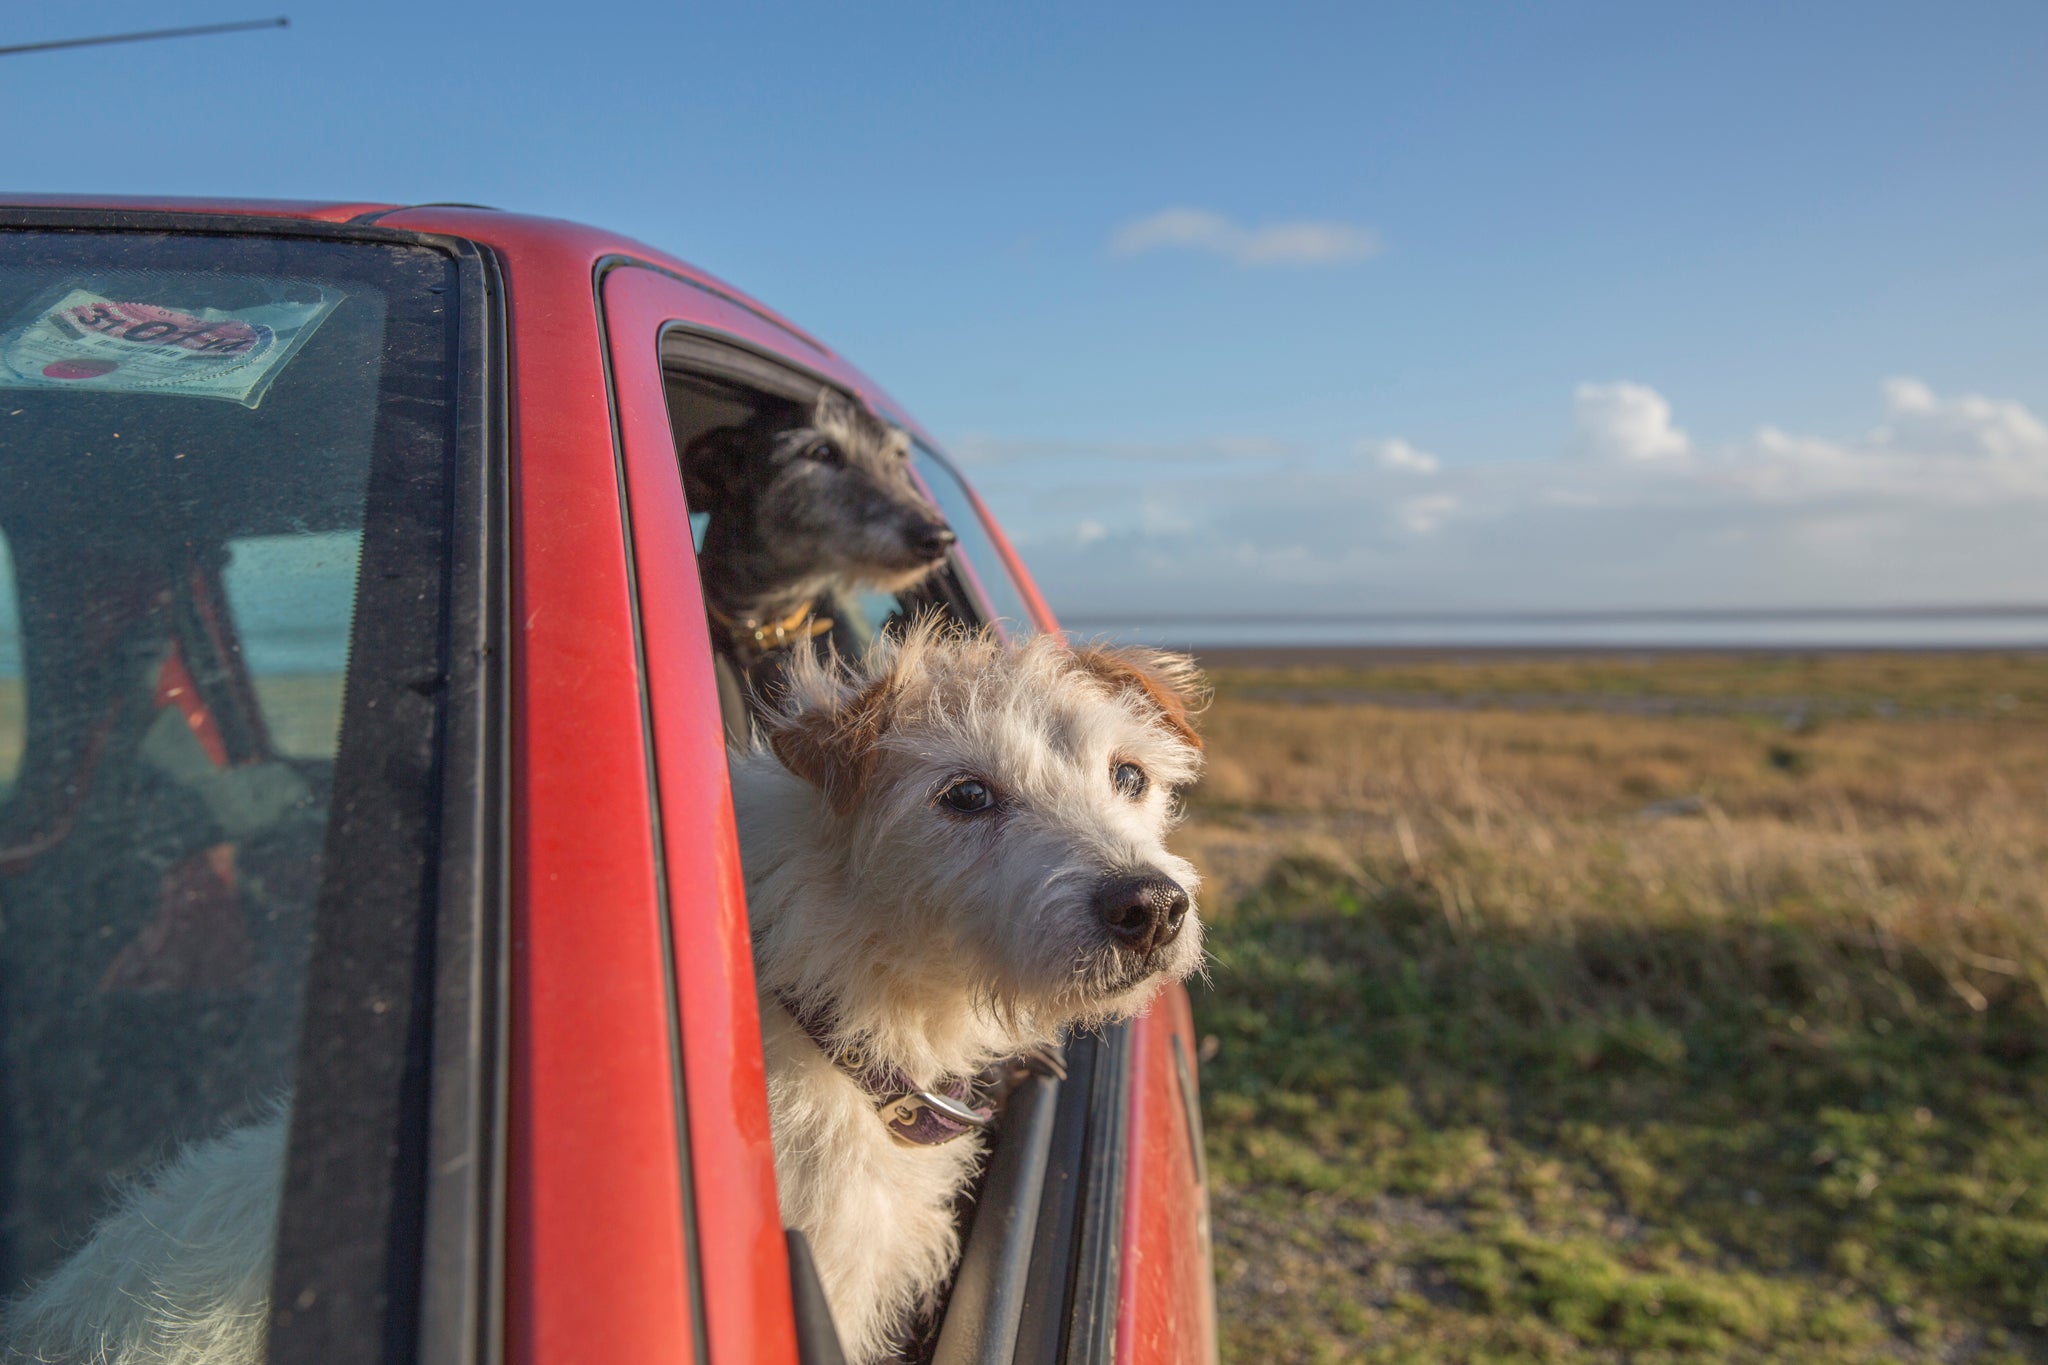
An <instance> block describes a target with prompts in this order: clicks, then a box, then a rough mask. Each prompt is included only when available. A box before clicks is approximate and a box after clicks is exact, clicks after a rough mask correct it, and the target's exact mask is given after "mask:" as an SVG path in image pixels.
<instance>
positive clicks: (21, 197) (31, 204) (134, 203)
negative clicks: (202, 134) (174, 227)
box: [0, 194, 395, 223]
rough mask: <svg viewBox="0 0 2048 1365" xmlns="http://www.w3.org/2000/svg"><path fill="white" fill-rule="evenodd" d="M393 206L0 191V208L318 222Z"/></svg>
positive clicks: (344, 221)
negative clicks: (223, 215)
mask: <svg viewBox="0 0 2048 1365" xmlns="http://www.w3.org/2000/svg"><path fill="white" fill-rule="evenodd" d="M393 207H395V206H394V205H391V204H384V203H375V202H372V201H368V200H365V201H363V202H360V203H348V202H342V203H331V204H330V203H320V202H313V201H309V200H299V199H197V198H191V197H187V196H183V195H175V194H0V208H19V209H113V210H115V211H117V212H122V213H218V214H234V215H240V216H246V217H253V218H306V219H311V220H312V221H314V222H320V223H346V222H347V221H348V220H349V219H351V218H360V217H361V216H362V215H364V214H366V213H380V212H383V211H384V210H386V209H390V208H393Z"/></svg>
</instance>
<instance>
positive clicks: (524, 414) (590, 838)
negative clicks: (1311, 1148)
mask: <svg viewBox="0 0 2048 1365" xmlns="http://www.w3.org/2000/svg"><path fill="white" fill-rule="evenodd" d="M172 349H175V350H176V352H177V354H175V355H172V354H170V352H171V350H172ZM167 357H168V359H169V360H173V361H175V362H177V363H166V358H167ZM821 386H829V387H834V388H837V389H839V390H841V391H843V392H845V393H847V394H849V395H852V396H855V397H857V398H858V399H859V400H860V401H862V402H864V403H866V404H867V405H868V406H869V407H871V408H872V409H873V410H875V411H876V412H878V413H881V414H882V415H884V416H886V417H888V418H889V419H891V420H892V421H895V422H897V423H899V424H901V425H902V426H904V427H905V428H906V429H908V430H909V431H910V432H911V433H913V435H914V436H915V438H916V441H917V449H916V454H915V456H914V459H915V461H916V467H917V470H918V473H919V475H920V478H921V480H922V483H923V486H924V487H925V489H926V490H927V491H928V493H929V495H930V497H931V498H932V500H933V502H934V503H935V504H936V505H937V506H938V507H939V508H940V509H941V510H942V511H943V512H944V513H945V515H946V517H947V519H948V520H949V522H950V523H951V525H952V527H953V529H954V531H955V533H956V535H957V536H958V542H957V544H956V545H955V547H954V549H953V551H952V553H951V555H950V558H949V561H948V563H947V564H946V565H945V566H944V568H943V569H942V571H941V572H940V573H939V574H938V575H937V576H936V577H935V578H934V579H932V580H930V581H929V582H928V583H926V584H924V585H922V586H921V587H920V588H919V589H918V590H917V592H918V594H919V600H918V601H917V602H916V603H915V604H910V603H900V602H899V603H893V604H892V603H889V602H880V603H872V604H870V606H871V608H872V610H874V611H876V612H877V613H882V614H886V613H887V612H889V611H890V610H892V609H893V610H898V611H900V610H904V609H907V608H908V607H909V606H912V605H915V606H916V607H918V608H919V609H924V610H929V609H938V610H942V611H945V612H947V613H950V614H952V615H953V616H955V617H957V618H959V619H962V620H965V621H970V622H988V623H996V624H997V625H998V628H999V629H1001V630H1004V631H1007V632H1012V633H1015V632H1032V631H1051V630H1055V629H1057V626H1056V623H1055V622H1054V620H1053V618H1052V616H1051V613H1050V612H1048V611H1047V609H1046V607H1045V604H1044V602H1043V601H1042V600H1041V599H1040V597H1039V596H1038V594H1037V592H1036V591H1035V589H1034V588H1033V587H1032V584H1031V579H1030V577H1029V576H1028V575H1027V574H1026V572H1025V571H1024V568H1023V566H1022V564H1021V563H1019V562H1018V560H1017V557H1016V555H1015V554H1014V553H1013V552H1012V551H1011V549H1010V547H1009V545H1008V544H1007V542H1006V541H1005V540H1004V538H1003V535H1002V532H1001V531H1000V530H999V529H998V528H997V526H996V524H995V522H994V521H993V520H992V519H991V518H990V517H989V516H988V513H987V511H986V509H985V508H983V507H982V506H981V504H980V502H979V501H978V500H977V499H976V498H975V496H974V494H973V492H972V491H971V490H970V489H969V488H968V487H967V485H966V483H965V482H964V481H963V480H962V479H961V478H960V476H959V474H958V473H957V471H956V470H955V469H954V468H953V467H952V465H951V464H949V463H948V462H947V460H946V458H945V457H944V455H943V454H941V453H940V452H939V450H938V448H937V446H936V443H934V442H932V441H931V440H930V439H929V438H928V437H927V436H926V435H925V434H924V433H922V432H921V431H920V429H919V428H918V427H917V425H916V423H915V422H914V421H912V420H911V419H910V418H909V416H908V415H907V414H906V413H904V412H903V411H902V410H901V409H900V408H898V407H897V406H896V405H895V404H894V403H893V402H892V401H891V400H890V399H889V398H888V396H887V395H886V394H884V393H883V392H882V391H881V390H880V389H879V388H877V387H876V386H875V385H873V384H872V383H870V382H869V381H868V380H867V379H866V378H865V377H863V376H862V375H861V374H860V373H859V372H858V371H856V370H854V369H853V368H852V367H851V366H850V365H848V364H847V363H846V362H845V361H844V360H842V359H840V357H839V356H837V355H836V354H834V353H833V352H832V351H831V350H829V349H828V348H827V347H825V346H824V345H823V344H822V343H820V342H819V341H817V340H815V339H813V338H812V337H811V336H809V335H808V334H807V333H805V332H803V331H802V330H801V329H799V328H798V327H796V326H794V325H793V324H791V323H789V322H787V321H785V320H784V319H782V318H781V317H780V316H778V315H777V314H775V313H774V312H772V311H770V310H769V309H767V308H764V307H762V306H761V305H759V304H757V303H755V302H753V301H752V300H750V299H748V298H746V297H745V296H743V295H741V294H739V293H737V292H736V291H734V290H732V289H730V288H728V287H727V286H725V285H723V284H721V283H719V282H718V281H717V280H715V279H713V278H712V277H710V276H708V275H706V274H704V273H702V272H701V271H698V270H696V269H694V268H693V267H691V266H688V265H685V264H684V263H682V262H680V261H677V260H674V259H671V258H670V257H667V256H665V255H663V254H661V253H659V252H656V251H653V250H650V249H648V248H647V247H644V246H641V245H639V244H637V243H635V242H631V241H628V240H626V239H623V238H620V237H617V236H614V235H612V234H609V233H606V232H602V231H598V230H595V229H592V228H586V227H580V226H576V225H573V224H569V223H562V222H553V221H548V220H543V219H536V218H523V217H518V216H515V215H512V214H505V213H497V212H493V211H489V210H485V209H479V208H472V207H457V206H431V205H430V206H418V207H410V208H408V207H402V206H394V205H389V204H360V203H342V204H312V203H307V204H297V203H292V204H286V203H267V202H226V201H223V202H183V201H162V200H152V201H139V200H138V201H129V200H119V199H64V200H57V199H47V198H24V197H12V198H0V541H4V545H0V550H4V553H0V580H4V581H0V1048H4V1063H0V1076H4V1080H0V1083H4V1086H5V1090H6V1094H5V1107H4V1109H0V1294H8V1295H11V1294H13V1293H16V1292H18V1291H19V1290H20V1289H21V1288H22V1287H23V1286H24V1285H26V1284H29V1283H32V1282H34V1281H36V1280H38V1279H39V1278H41V1277H42V1276H44V1275H46V1274H48V1273H49V1272H50V1271H51V1269H52V1268H53V1267H54V1266H56V1265H57V1264H58V1263H60V1262H61V1260H62V1258H63V1256H64V1255H65V1253H66V1251H67V1249H68V1248H70V1247H72V1246H75V1245H76V1244H77V1243H78V1241H79V1240H80V1239H81V1238H82V1237H83V1236H84V1234H85V1233H86V1232H87V1231H88V1230H89V1229H90V1227H91V1226H92V1223H93V1221H94V1219H95V1218H96V1217H97V1216H98V1215H99V1214H100V1213H101V1212H102V1211H104V1208H105V1206H106V1203H107V1200H108V1198H109V1194H110V1191H111V1190H112V1189H114V1188H116V1186H117V1184H118V1182H121V1181H124V1180H130V1179H133V1178H135V1177H138V1176H141V1175H143V1174H146V1173H147V1172H148V1170H149V1169H150V1168H151V1166H152V1164H153V1163H155V1162H157V1161H160V1160H161V1159H162V1158H163V1157H164V1156H165V1154H166V1153H167V1152H169V1151H171V1150H174V1149H175V1148H176V1147H177V1145H178V1144H179V1143H181V1142H187V1141H190V1140H192V1139H194V1138H197V1137H202V1136H205V1135H206V1134H209V1133H212V1132H218V1131H221V1130H222V1129H223V1128H226V1127H228V1126H231V1125H233V1124H235V1123H237V1122H241V1121H244V1120H246V1119H247V1118H248V1117H249V1116H251V1115H252V1114H254V1113H257V1112H259V1111H260V1110H261V1109H262V1107H263V1106H265V1105H266V1104H275V1103H276V1102H277V1097H278V1096H280V1095H282V1094H284V1093H286V1092H287V1091H291V1092H293V1093H294V1094H295V1099H294V1101H293V1108H292V1123H291V1130H290V1142H289V1149H288V1156H287V1160H286V1176H285V1181H284V1195H283V1204H282V1209H283V1212H282V1215H281V1218H280V1221H279V1228H278V1234H277V1236H278V1240H277V1245H276V1263H275V1271H274V1276H273V1278H272V1281H271V1295H270V1304H271V1310H270V1311H271V1317H270V1324H269V1343H270V1346H269V1350H270V1359H271V1360H272V1361H273V1362H276V1363H277V1365H288V1363H289V1365H296V1362H306V1363H307V1365H312V1363H313V1362H318V1363H319V1365H350V1363H352V1362H361V1365H371V1363H372V1362H377V1363H378V1365H386V1363H390V1362H400V1361H413V1360H417V1361H420V1362H422V1363H423V1365H494V1363H495V1362H498V1361H500V1360H503V1361H507V1362H514V1363H515V1365H560V1363H564V1362H586V1361H587V1362H618V1361H628V1360H630V1361H635V1362H642V1363H643V1365H662V1363H664V1362H674V1363H675V1365H681V1363H682V1362H689V1361H699V1362H701V1361H709V1362H714V1363H715V1365H740V1362H795V1361H806V1362H822V1361H825V1360H828V1359H830V1358H832V1355H833V1353H834V1351H835V1349H836V1347H835V1343H834V1340H833V1337H832V1334H831V1330H830V1324H829V1321H828V1320H827V1315H826V1314H825V1312H824V1310H823V1308H822V1300H821V1299H820V1297H819V1295H818V1294H817V1293H816V1288H815V1284H814V1283H813V1282H811V1281H810V1280H808V1279H807V1277H806V1275H805V1263H804V1261H803V1258H802V1257H801V1256H799V1257H797V1258H795V1260H794V1261H793V1260H792V1258H791V1256H790V1254H789V1251H788V1244H787V1242H786V1240H785V1234H784V1228H783V1224H782V1220H781V1218H780V1216H779V1215H778V1211H777V1202H776V1191H775V1182H774V1170H773V1165H772V1161H771V1155H770V1144H769V1133H768V1112H767V1106H766V1100H765V1095H764V1090H763V1077H762V1059H761V1044H760V1024H759V1019H758V1015H757V1011H756V1005H755V994H754V984H753V967H752V962H751V958H750V953H749V943H748V933H747V918H746V914H747V912H746V905H745V902H744V896H743V893H742V888H741V878H740V873H739V857H738V852H737V846H736V843H735V839H734V830H733V815H732V804H731V798H730V793H729V789H728V786H727V780H726V766H725V737H724V736H725V725H726V723H727V722H728V721H729V720H730V717H729V716H727V715H723V714H722V713H721V697H720V690H719V687H718V683H717V679H716V676H715V668H714V659H713V652H712V649H711V646H710V642H709V636H708V634H707V624H706V616H705V608H704V602H703V598H702V596H701V594H700V590H699V586H698V574H697V565H696V560H695V550H694V543H693V535H692V522H691V509H690V507H689V505H688V504H687V502H686V500H685V495H684V486H683V480H682V477H681V472H680V469H679V465H678V456H677V452H678V449H679V445H680V444H681V443H685V442H687V441H688V440H689V439H690V438H691V437H692V436H693V435H695V434H696V433H697V432H699V431H702V430H705V429H707V428H708V427H710V426H712V425H715V424H716V423H718V422H721V421H729V420H732V418H733V417H734V415H735V414H744V413H746V412H747V411H748V410H749V409H750V407H754V406H758V405H760V404H762V403H766V402H770V401H782V402H787V401H790V400H791V399H794V398H800V397H802V396H803V395H806V394H809V395H813V396H814V395H815V394H816V393H817V392H818V391H819V389H820V387H821ZM727 706H728V709H729V706H730V703H729V702H728V703H727ZM1192 1043H1193V1039H1192V1035H1191V1022H1190V1018H1189V1013H1188V1002H1187V998H1186V996H1185V994H1184V993H1183V992H1182V991H1181V990H1179V988H1177V987H1176V988H1174V989H1173V990H1172V991H1170V992H1168V993H1167V994H1165V995H1163V996H1162V997H1161V998H1160V999H1159V1001H1158V1002H1157V1003H1156V1004H1155V1005H1154V1007H1153V1008H1152V1009H1151V1011H1150V1012H1149V1013H1148V1014H1146V1015H1144V1016H1142V1017H1140V1018H1138V1019H1135V1020H1133V1021H1131V1022H1130V1023H1129V1024H1127V1025H1123V1026H1119V1027H1113V1028H1110V1029H1107V1030H1104V1031H1103V1032H1102V1033H1101V1034H1099V1035H1089V1036H1083V1037H1079V1038H1076V1039H1075V1040H1073V1043H1072V1045H1071V1047H1070V1048H1069V1056H1068V1067H1067V1075H1066V1077H1065V1078H1064V1079H1054V1078H1052V1077H1039V1078H1035V1079H1034V1080H1032V1081H1031V1082H1029V1083H1027V1087H1026V1089H1025V1090H1023V1091H1020V1092H1019V1093H1018V1095H1016V1096H1013V1097H1012V1099H1011V1101H1010V1104H1009V1108H1008V1112H1007V1113H1006V1115H1005V1120H1004V1123H1003V1128H1002V1135H1001V1138H1000V1140H999V1142H998V1144H997V1147H996V1149H995V1151H994V1154H993V1156H992V1158H991V1161H990V1166H989V1171H988V1176H987V1180H986V1185H985V1188H984V1189H983V1190H982V1191H981V1193H980V1195H979V1198H978V1200H977V1202H976V1203H975V1205H974V1207H973V1209H972V1211H971V1212H970V1213H968V1214H966V1215H963V1216H965V1217H967V1218H969V1219H970V1220H971V1224H970V1227H969V1230H968V1236H967V1243H966V1248H967V1249H966V1252H965V1255H964V1258H963V1261H962V1265H961V1268H960V1271H959V1274H958V1276H957V1278H956V1280H955V1284H954V1287H953V1289H952V1292H951V1296H950V1300H949V1303H948V1307H947V1309H946V1312H945V1316H944V1318H943V1321H942V1323H941V1324H940V1326H939V1327H938V1329H937V1331H936V1334H935V1340H934V1341H933V1342H928V1343H927V1344H926V1346H925V1348H924V1349H925V1351H926V1353H927V1355H928V1356H929V1358H931V1359H934V1360H937V1361H940V1362H948V1363H950V1362H965V1361H978V1362H982V1361H988V1362H992V1361H1004V1362H1008V1361H1019V1362H1025V1361H1028V1362H1045V1365H1054V1363H1055V1362H1068V1363H1069V1365H1078V1363H1079V1362H1084V1361H1110V1360H1115V1361H1122V1362H1131V1363H1132V1365H1148V1363H1149V1362H1168V1361H1174V1362H1180V1361H1189V1362H1192V1361H1205V1360H1209V1359H1211V1358H1212V1357H1213V1353H1214V1345H1213V1343H1214V1336H1215V1333H1214V1323H1213V1307H1212V1299H1211V1290H1210V1272H1209V1264H1208V1229H1207V1222H1206V1211H1205V1210H1206V1205H1205V1196H1204V1191H1203V1168H1202V1152H1201V1137H1200V1132H1199V1127H1198V1122H1197V1117H1196V1115H1197V1106H1196V1098H1197V1097H1196V1079H1195V1058H1194V1053H1193V1047H1192ZM792 1265H795V1266H796V1278H795V1279H794V1281H793V1280H792Z"/></svg>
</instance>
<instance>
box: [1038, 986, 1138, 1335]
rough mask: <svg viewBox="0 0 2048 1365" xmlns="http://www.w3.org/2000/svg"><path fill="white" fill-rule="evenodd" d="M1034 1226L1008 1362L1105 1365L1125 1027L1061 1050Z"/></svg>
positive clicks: (1124, 1102)
mask: <svg viewBox="0 0 2048 1365" xmlns="http://www.w3.org/2000/svg"><path fill="white" fill-rule="evenodd" d="M1066 1053H1067V1079H1066V1080H1064V1081H1062V1082H1061V1083H1060V1094H1059V1102H1058V1107H1057V1110H1056V1112H1055V1113H1054V1115H1053V1131H1052V1141H1051V1150H1050V1153H1049V1156H1048V1161H1049V1165H1048V1168H1047V1172H1046V1177H1045V1182H1044V1191H1043V1194H1042V1196H1041V1198H1040V1202H1039V1210H1038V1227H1037V1232H1036V1236H1035V1237H1034V1239H1033V1241H1032V1246H1031V1262H1030V1266H1029V1268H1028V1270H1027V1271H1026V1278H1025V1290H1024V1294H1023V1303H1024V1309H1023V1313H1022V1317H1021V1320H1020V1322H1019V1325H1018V1331H1017V1345H1016V1350H1015V1352H1014V1355H1013V1357H1012V1359H1014V1360H1015V1361H1017V1362H1018V1363H1019V1365H1083V1363H1084V1362H1094V1361H1099V1360H1108V1359H1110V1358H1111V1351H1112V1349H1113V1348H1114V1346H1115V1343H1116V1319H1117V1305H1118V1301H1119V1299H1120V1297H1121V1289H1122V1275H1123V1235H1124V1201H1125V1193H1126V1192H1125V1177H1126V1175H1127V1173H1128V1164H1129V1163H1128V1156H1127V1151H1126V1149H1127V1148H1128V1146H1129V1129H1130V1079H1131V1029H1130V1025H1129V1024H1128V1023H1115V1024H1109V1025H1105V1026H1104V1027H1103V1028H1101V1029H1099V1030H1096V1031H1094V1032H1091V1033H1083V1034H1080V1035H1077V1036H1076V1037H1074V1038H1073V1039H1071V1040H1069V1042H1068V1043H1067V1049H1066Z"/></svg>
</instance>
